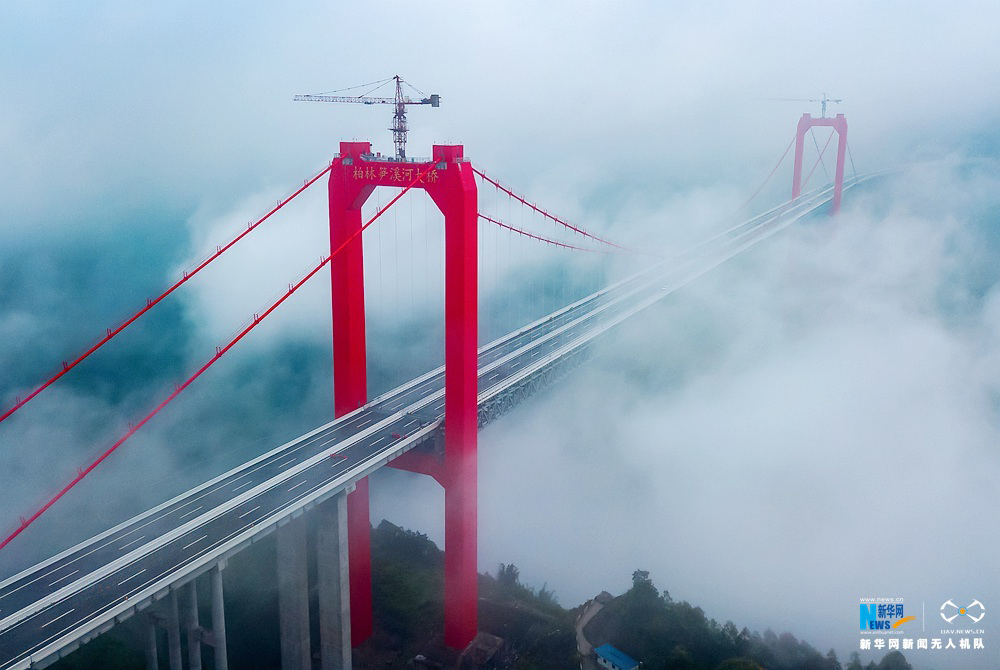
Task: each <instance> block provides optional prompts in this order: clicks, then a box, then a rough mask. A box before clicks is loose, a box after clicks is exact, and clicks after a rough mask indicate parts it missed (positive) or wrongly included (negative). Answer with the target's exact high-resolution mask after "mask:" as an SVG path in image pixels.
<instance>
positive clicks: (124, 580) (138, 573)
mask: <svg viewBox="0 0 1000 670" xmlns="http://www.w3.org/2000/svg"><path fill="white" fill-rule="evenodd" d="M144 572H146V568H143V569H142V570H140V571H139V572H137V573H135V574H134V575H132V576H131V577H126V578H125V579H123V580H121V581H120V582H118V586H121V585H122V584H124V583H125V582H127V581H129V580H130V579H135V578H136V577H138V576H139V575H141V574H142V573H144Z"/></svg>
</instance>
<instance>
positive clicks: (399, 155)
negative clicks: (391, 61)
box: [294, 74, 441, 160]
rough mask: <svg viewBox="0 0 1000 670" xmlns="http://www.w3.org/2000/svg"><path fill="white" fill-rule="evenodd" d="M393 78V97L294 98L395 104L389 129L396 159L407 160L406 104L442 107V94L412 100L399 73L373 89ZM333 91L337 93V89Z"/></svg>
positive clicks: (365, 95) (297, 97)
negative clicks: (394, 90)
mask: <svg viewBox="0 0 1000 670" xmlns="http://www.w3.org/2000/svg"><path fill="white" fill-rule="evenodd" d="M393 80H395V82H396V96H395V97H393V98H376V97H371V96H369V95H368V93H365V94H364V95H359V96H343V95H297V96H295V98H294V100H296V101H299V102H356V103H361V104H363V105H393V106H394V107H395V111H394V112H393V115H392V128H389V130H391V131H392V142H393V144H395V145H396V159H397V160H406V131H407V128H406V106H407V105H430V106H431V107H440V106H441V96H440V95H438V94H437V93H434V94H433V95H430V96H428V97H423V98H421V99H419V100H411V99H410V98H409V97H408V96H405V95H403V84H406V82H404V81H403V80H402V78H400V76H399V75H398V74H397V75H396V76H394V77H390V78H389V79H386V80H384V81H381V82H373V83H377V84H378V86H376V87H375V89H373V90H377V89H378V88H381V87H382V86H384V85H385V84H387V83H388V82H390V81H393ZM406 85H407V86H409V87H410V88H412V89H413V90H414V91H417V93H419V94H420V95H424V93H423V92H421V91H420V90H418V89H417V88H415V87H414V86H413V85H411V84H406ZM355 88H358V87H355ZM344 90H347V89H344ZM332 92H333V93H336V91H332ZM369 93H371V91H369Z"/></svg>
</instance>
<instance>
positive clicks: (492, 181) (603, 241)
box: [472, 167, 645, 254]
mask: <svg viewBox="0 0 1000 670" xmlns="http://www.w3.org/2000/svg"><path fill="white" fill-rule="evenodd" d="M472 171H473V172H475V173H476V174H477V175H479V176H480V177H482V178H483V179H484V180H486V181H488V182H489V183H490V184H493V186H495V187H497V188H498V189H500V190H501V191H503V192H504V193H506V194H507V195H509V196H510V197H512V198H514V199H515V200H517V201H518V202H520V203H521V204H522V205H525V206H526V207H529V208H531V209H533V210H535V211H536V212H538V213H539V214H541V215H542V216H544V217H545V218H547V219H550V220H551V221H554V222H555V223H558V224H559V225H561V226H565V227H566V228H569V229H570V230H572V231H573V232H575V233H579V234H580V235H583V236H584V237H589V238H590V239H592V240H594V241H596V242H600V243H601V244H606V245H608V246H609V247H614V248H616V249H620V250H622V251H626V252H628V253H632V254H645V252H642V251H636V250H635V249H629V248H628V247H624V246H622V245H620V244H615V243H614V242H612V241H610V240H606V239H604V238H603V237H599V236H597V235H594V234H593V233H589V232H587V231H586V230H584V229H582V228H578V227H577V226H574V225H573V224H571V223H568V222H566V221H563V220H562V219H560V218H559V217H558V216H555V215H553V214H549V213H548V212H546V211H545V210H544V209H541V208H540V207H538V206H537V205H535V204H533V203H531V202H528V201H527V200H525V199H524V198H522V197H521V196H519V195H517V194H516V193H514V192H513V191H511V190H510V189H509V188H507V187H506V186H503V185H502V184H501V183H500V182H498V181H496V180H495V179H493V178H492V177H489V176H487V175H486V174H484V173H483V172H482V171H481V170H479V169H477V168H475V167H473V168H472Z"/></svg>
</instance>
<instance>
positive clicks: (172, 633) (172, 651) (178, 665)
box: [167, 589, 184, 670]
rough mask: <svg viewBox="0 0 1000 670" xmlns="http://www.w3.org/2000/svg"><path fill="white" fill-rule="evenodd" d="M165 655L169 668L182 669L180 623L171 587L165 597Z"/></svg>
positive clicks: (174, 595)
mask: <svg viewBox="0 0 1000 670" xmlns="http://www.w3.org/2000/svg"><path fill="white" fill-rule="evenodd" d="M167 655H168V658H169V659H170V670H184V668H183V666H182V660H181V623H180V616H179V614H178V611H177V591H175V590H173V589H171V590H170V597H169V598H168V599H167Z"/></svg>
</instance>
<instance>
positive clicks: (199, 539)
mask: <svg viewBox="0 0 1000 670" xmlns="http://www.w3.org/2000/svg"><path fill="white" fill-rule="evenodd" d="M206 537H208V535H202V536H201V537H199V538H198V539H197V540H195V541H194V542H191V543H189V544H185V545H184V546H183V547H181V551H184V550H185V549H187V548H188V547H193V546H194V545H196V544H198V543H199V542H201V541H202V540H204V539H205V538H206Z"/></svg>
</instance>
